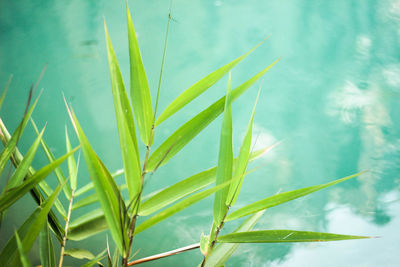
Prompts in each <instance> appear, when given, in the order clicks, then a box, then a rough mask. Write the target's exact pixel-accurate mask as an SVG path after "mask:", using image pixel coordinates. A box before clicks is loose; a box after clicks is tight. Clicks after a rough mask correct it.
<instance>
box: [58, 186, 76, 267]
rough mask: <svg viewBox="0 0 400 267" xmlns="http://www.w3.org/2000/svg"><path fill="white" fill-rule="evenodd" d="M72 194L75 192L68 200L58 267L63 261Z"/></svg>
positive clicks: (60, 266) (72, 199)
mask: <svg viewBox="0 0 400 267" xmlns="http://www.w3.org/2000/svg"><path fill="white" fill-rule="evenodd" d="M74 194H75V190H72V192H71V198H70V199H69V206H68V214H67V220H66V221H65V231H64V238H63V241H62V243H61V252H60V262H59V263H58V267H62V264H63V260H64V250H65V245H66V244H67V235H68V227H69V221H70V219H71V212H72V202H73V201H74Z"/></svg>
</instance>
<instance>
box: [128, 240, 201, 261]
mask: <svg viewBox="0 0 400 267" xmlns="http://www.w3.org/2000/svg"><path fill="white" fill-rule="evenodd" d="M199 247H200V243H196V244H192V245H189V246H186V247H181V248H178V249H174V250H170V251H167V252H163V253H160V254H156V255H152V256H149V257H146V258H142V259H138V260H134V261H131V262H129V263H128V266H132V265H137V264H140V263H144V262H148V261H154V260H158V259H161V258H165V257H169V256H173V255H176V254H179V253H182V252H186V251H189V250H193V249H196V248H199Z"/></svg>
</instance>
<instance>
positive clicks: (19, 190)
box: [0, 147, 78, 212]
mask: <svg viewBox="0 0 400 267" xmlns="http://www.w3.org/2000/svg"><path fill="white" fill-rule="evenodd" d="M77 149H78V147H76V148H75V149H73V150H72V151H71V152H69V153H67V154H65V155H64V156H62V157H60V158H58V159H57V160H55V161H54V162H52V163H50V164H48V165H46V166H44V167H43V168H41V169H40V170H38V171H37V172H36V173H35V174H34V175H32V176H31V177H29V178H28V179H26V180H25V181H24V183H23V184H21V185H19V186H16V187H14V188H12V189H9V190H7V191H5V192H4V193H3V194H2V195H1V196H0V212H2V211H4V210H6V209H7V208H8V207H10V206H11V205H12V204H13V203H14V202H16V201H17V200H18V199H20V198H21V197H23V196H24V195H25V194H26V193H27V192H28V191H29V190H31V189H32V188H33V187H34V186H35V185H36V184H37V183H39V182H40V181H41V180H43V179H44V178H46V177H47V176H48V175H49V174H50V173H51V172H52V171H53V170H54V169H55V168H56V167H57V166H58V165H60V164H61V163H62V162H63V161H64V160H66V159H67V158H68V157H69V156H70V155H71V154H72V153H74V152H75V151H76V150H77ZM53 195H54V193H53Z"/></svg>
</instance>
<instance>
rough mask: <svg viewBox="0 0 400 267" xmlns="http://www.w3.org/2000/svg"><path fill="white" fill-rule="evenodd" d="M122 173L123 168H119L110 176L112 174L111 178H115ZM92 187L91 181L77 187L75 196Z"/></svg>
mask: <svg viewBox="0 0 400 267" xmlns="http://www.w3.org/2000/svg"><path fill="white" fill-rule="evenodd" d="M122 174H124V170H123V169H120V170H117V171H116V172H114V173H112V174H111V176H112V178H116V177H118V176H121V175H122ZM93 188H94V185H93V183H92V182H89V183H87V184H86V185H84V186H82V187H81V188H79V189H78V190H76V192H75V197H78V196H80V195H83V194H85V193H87V192H89V191H90V190H92V189H93Z"/></svg>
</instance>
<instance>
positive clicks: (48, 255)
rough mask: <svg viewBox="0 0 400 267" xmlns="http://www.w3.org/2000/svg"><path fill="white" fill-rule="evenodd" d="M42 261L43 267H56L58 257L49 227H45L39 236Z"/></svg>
mask: <svg viewBox="0 0 400 267" xmlns="http://www.w3.org/2000/svg"><path fill="white" fill-rule="evenodd" d="M39 248H40V261H41V263H42V267H54V266H56V256H55V254H54V246H53V241H52V240H51V236H50V232H49V227H48V226H47V224H45V225H44V227H43V228H42V230H41V231H40V234H39Z"/></svg>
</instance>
